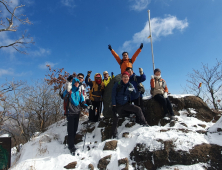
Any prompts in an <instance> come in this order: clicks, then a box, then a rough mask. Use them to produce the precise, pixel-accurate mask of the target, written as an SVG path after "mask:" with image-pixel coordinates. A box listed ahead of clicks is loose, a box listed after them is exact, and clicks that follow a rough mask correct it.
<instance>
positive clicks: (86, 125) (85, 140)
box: [82, 121, 88, 151]
mask: <svg viewBox="0 0 222 170" xmlns="http://www.w3.org/2000/svg"><path fill="white" fill-rule="evenodd" d="M86 127H87V128H88V121H87V124H86ZM86 133H87V131H86ZM86 133H85V135H84V143H83V148H82V151H84V147H85V143H86Z"/></svg>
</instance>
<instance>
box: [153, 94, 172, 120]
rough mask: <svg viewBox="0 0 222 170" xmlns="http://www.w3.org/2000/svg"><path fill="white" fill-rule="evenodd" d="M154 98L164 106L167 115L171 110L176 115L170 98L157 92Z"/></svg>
mask: <svg viewBox="0 0 222 170" xmlns="http://www.w3.org/2000/svg"><path fill="white" fill-rule="evenodd" d="M154 99H155V100H156V101H158V102H159V103H160V104H161V105H162V106H163V110H164V114H165V115H166V114H167V113H168V111H169V113H170V115H171V116H174V113H173V108H172V105H171V103H170V100H169V99H168V98H164V97H163V95H162V94H157V95H155V96H154Z"/></svg>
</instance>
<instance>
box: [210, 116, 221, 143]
mask: <svg viewBox="0 0 222 170" xmlns="http://www.w3.org/2000/svg"><path fill="white" fill-rule="evenodd" d="M218 129H219V131H218ZM221 130H222V117H220V119H219V120H218V121H217V122H216V123H215V124H214V125H213V126H211V127H210V128H209V129H208V133H207V136H208V138H209V141H210V143H213V144H217V145H222V142H221V141H222V131H221Z"/></svg>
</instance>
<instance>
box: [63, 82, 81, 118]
mask: <svg viewBox="0 0 222 170" xmlns="http://www.w3.org/2000/svg"><path fill="white" fill-rule="evenodd" d="M75 82H79V80H78V79H77V78H74V79H73V80H72V92H71V97H70V98H69V99H71V105H69V106H68V110H69V112H68V114H79V113H80V111H81V107H80V104H83V105H84V97H83V95H82V94H81V93H80V92H79V87H76V86H75V85H74V84H75ZM67 93H68V91H67V90H65V91H64V93H63V98H64V100H65V102H66V101H68V100H69V99H68V97H69V96H68V95H66V94H67Z"/></svg>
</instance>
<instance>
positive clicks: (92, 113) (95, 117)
mask: <svg viewBox="0 0 222 170" xmlns="http://www.w3.org/2000/svg"><path fill="white" fill-rule="evenodd" d="M92 105H93V110H92V109H90V110H89V120H90V121H92V122H98V121H99V118H100V114H101V108H102V102H100V101H98V102H96V101H92ZM96 109H97V114H96Z"/></svg>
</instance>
